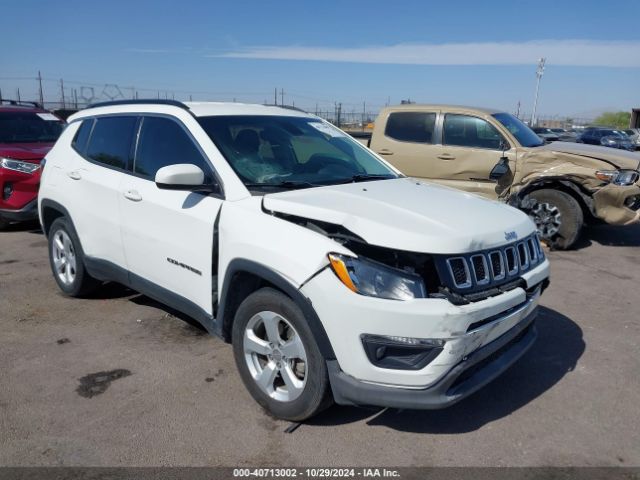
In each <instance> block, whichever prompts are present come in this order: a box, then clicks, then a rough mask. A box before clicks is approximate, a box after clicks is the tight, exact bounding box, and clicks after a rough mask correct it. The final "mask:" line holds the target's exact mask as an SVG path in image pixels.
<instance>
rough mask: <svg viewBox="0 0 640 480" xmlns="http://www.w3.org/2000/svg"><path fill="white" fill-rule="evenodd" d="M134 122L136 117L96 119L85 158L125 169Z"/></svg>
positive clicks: (129, 152)
mask: <svg viewBox="0 0 640 480" xmlns="http://www.w3.org/2000/svg"><path fill="white" fill-rule="evenodd" d="M136 121H137V118H136V117H129V116H128V117H103V118H98V119H97V120H96V124H95V126H94V127H93V132H92V133H91V138H90V139H89V145H88V146H87V153H86V155H87V157H89V158H91V159H92V160H95V161H96V162H98V163H102V164H103V165H108V166H110V167H116V168H122V169H125V168H127V165H128V163H129V160H130V158H131V142H132V140H133V136H134V130H135V126H136Z"/></svg>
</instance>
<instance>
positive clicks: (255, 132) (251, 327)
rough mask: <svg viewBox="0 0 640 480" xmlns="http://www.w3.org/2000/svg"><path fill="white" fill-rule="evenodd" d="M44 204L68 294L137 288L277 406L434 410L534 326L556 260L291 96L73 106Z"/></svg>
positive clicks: (513, 218) (48, 172)
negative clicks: (228, 348) (213, 339)
mask: <svg viewBox="0 0 640 480" xmlns="http://www.w3.org/2000/svg"><path fill="white" fill-rule="evenodd" d="M39 214H40V221H41V223H42V227H43V229H44V232H45V233H46V235H47V237H48V241H49V254H50V260H51V269H52V271H53V275H54V278H55V280H56V282H57V283H58V285H59V287H60V288H61V289H62V291H63V292H64V293H66V294H68V295H70V296H81V295H84V294H86V293H87V292H88V291H89V290H91V289H92V288H95V287H96V286H98V285H99V284H100V282H103V281H115V282H119V283H122V284H124V285H127V286H129V287H131V288H132V289H134V290H137V291H140V292H142V293H144V294H146V295H148V296H150V297H152V298H154V299H156V300H158V301H160V302H163V303H165V304H166V305H169V306H171V307H173V308H175V309H177V310H180V311H182V312H184V313H185V314H187V315H189V316H191V317H193V318H194V319H196V320H198V321H199V322H200V323H202V325H204V327H206V329H207V330H208V331H209V332H211V333H213V334H216V335H219V336H221V337H222V338H223V339H225V340H226V341H229V342H231V343H232V344H233V351H234V355H235V360H236V363H237V366H238V370H239V372H240V375H241V377H242V380H243V381H244V383H245V385H246V387H247V389H248V390H249V392H250V393H251V395H252V396H253V397H254V398H255V400H256V401H257V402H258V403H259V404H260V405H262V406H263V407H264V408H265V409H266V410H268V411H269V412H271V413H272V414H273V415H276V416H278V417H281V418H285V419H290V420H302V419H306V418H308V417H310V416H312V415H314V414H316V413H317V412H319V411H320V410H321V409H323V408H325V407H326V406H327V405H329V404H330V403H331V401H332V400H334V401H335V402H336V403H338V404H342V405H378V406H390V407H398V408H441V407H445V406H447V405H450V404H452V403H454V402H457V401H458V400H460V399H462V398H464V397H466V396H467V395H469V394H471V393H472V392H474V391H476V390H477V389H479V388H480V387H482V386H483V385H485V384H486V383H488V382H489V381H490V380H492V379H493V378H495V377H496V376H498V375H499V374H500V373H501V372H503V371H504V370H505V369H506V368H507V367H509V366H510V365H511V364H512V363H514V362H515V361H516V360H517V359H518V358H519V357H520V356H521V355H522V354H523V353H524V352H525V351H526V350H527V349H528V348H529V347H530V346H531V344H532V343H533V341H534V340H535V337H536V330H535V327H534V318H535V315H536V308H537V304H538V300H539V298H540V294H541V292H542V290H544V288H545V287H546V286H547V284H548V275H549V264H548V261H547V260H546V258H545V256H544V254H543V252H542V249H541V247H540V243H539V241H538V238H537V236H536V228H535V225H534V224H533V223H532V222H531V220H529V218H528V217H527V216H526V215H525V214H524V213H522V212H520V211H518V210H516V209H515V208H511V207H508V206H505V205H501V204H499V203H496V202H493V201H489V200H484V199H481V198H479V197H476V196H474V195H470V194H466V193H461V192H459V191H456V190H452V189H449V188H446V187H441V186H437V185H433V184H430V183H427V182H422V181H416V180H412V179H410V178H406V177H404V176H403V175H402V174H400V173H399V172H398V171H397V170H396V169H394V168H393V167H391V166H390V165H389V164H388V163H386V162H385V161H384V160H382V159H381V158H379V157H378V156H377V155H375V154H374V153H372V152H371V151H369V150H368V149H366V148H365V147H364V146H362V145H361V144H360V143H358V142H357V141H355V140H352V139H351V137H349V136H348V135H346V134H345V133H343V132H342V131H341V130H339V129H337V128H335V127H333V126H332V125H331V124H329V123H327V122H325V121H323V120H321V119H320V118H318V117H315V116H313V115H310V114H308V113H304V112H301V111H297V110H293V109H285V108H278V107H270V106H263V105H243V104H236V103H233V104H226V103H184V104H183V103H180V102H174V101H156V100H148V101H146V100H145V101H121V102H110V103H108V104H100V105H96V106H94V107H91V108H88V109H86V110H83V111H81V112H79V113H77V114H75V115H73V116H72V117H71V118H69V125H68V127H67V128H66V130H65V131H64V132H63V134H62V136H61V137H60V139H59V141H58V142H57V143H56V145H55V147H54V148H53V149H52V150H51V152H50V153H49V154H48V155H47V159H46V166H45V168H44V172H43V174H42V185H41V188H40V196H39Z"/></svg>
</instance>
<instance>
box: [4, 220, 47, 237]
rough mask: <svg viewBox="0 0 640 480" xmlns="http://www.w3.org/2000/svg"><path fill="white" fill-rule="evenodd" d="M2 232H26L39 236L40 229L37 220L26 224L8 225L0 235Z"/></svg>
mask: <svg viewBox="0 0 640 480" xmlns="http://www.w3.org/2000/svg"><path fill="white" fill-rule="evenodd" d="M4 232H27V233H34V234H38V235H41V234H42V229H41V228H40V223H39V222H38V220H31V221H28V222H19V223H10V224H9V225H7V226H6V227H5V228H4V229H3V230H0V233H4Z"/></svg>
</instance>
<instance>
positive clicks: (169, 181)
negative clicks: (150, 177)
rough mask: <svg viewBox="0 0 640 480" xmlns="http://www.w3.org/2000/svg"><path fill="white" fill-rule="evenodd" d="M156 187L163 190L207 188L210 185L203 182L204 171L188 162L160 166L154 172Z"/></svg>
mask: <svg viewBox="0 0 640 480" xmlns="http://www.w3.org/2000/svg"><path fill="white" fill-rule="evenodd" d="M155 182H156V185H157V186H158V188H162V189H164V190H190V191H193V190H207V189H209V188H208V187H211V186H210V185H205V184H204V172H203V171H202V169H201V168H200V167H197V166H195V165H192V164H190V163H178V164H176V165H168V166H166V167H162V168H161V169H159V170H158V171H157V172H156V178H155Z"/></svg>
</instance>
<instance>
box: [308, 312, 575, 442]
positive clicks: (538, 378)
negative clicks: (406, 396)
mask: <svg viewBox="0 0 640 480" xmlns="http://www.w3.org/2000/svg"><path fill="white" fill-rule="evenodd" d="M536 322H537V328H538V339H537V341H536V342H535V344H534V345H533V346H532V347H531V349H530V350H529V351H528V352H527V353H526V354H525V355H524V356H523V357H522V358H521V359H520V360H519V361H518V362H517V363H516V364H514V365H513V366H512V367H511V368H510V369H509V370H507V371H506V372H505V373H504V374H503V375H502V376H501V377H499V378H497V379H496V380H494V381H493V382H492V383H490V384H489V385H487V386H485V387H484V388H483V389H481V390H479V391H478V392H476V393H475V394H473V395H471V396H470V397H468V398H466V399H464V400H462V401H461V402H460V403H457V404H455V405H453V406H451V407H449V408H447V409H443V410H397V409H378V410H377V414H375V413H376V411H374V412H372V411H371V410H359V409H357V408H352V407H347V408H345V407H340V406H334V407H332V408H331V409H329V410H327V411H326V412H323V413H321V414H320V415H318V416H316V417H314V418H313V419H311V420H309V421H308V422H306V424H308V425H311V426H313V425H317V426H325V425H337V424H345V423H352V422H356V421H360V420H363V419H365V418H368V417H371V418H369V419H368V420H366V423H367V424H368V425H381V426H386V427H388V428H392V429H394V430H400V431H403V432H414V433H431V434H453V433H466V432H471V431H474V430H477V429H479V428H480V427H482V426H484V425H486V424H487V423H490V422H493V421H495V420H498V419H500V418H503V417H506V416H508V415H510V414H511V413H513V412H514V411H516V410H517V409H519V408H521V407H523V406H524V405H526V404H527V403H529V402H531V401H532V400H534V399H535V398H537V397H539V396H540V395H542V394H543V393H544V392H546V391H547V390H549V389H551V388H552V387H553V386H554V385H555V384H556V383H558V382H559V381H560V380H561V379H562V377H564V376H565V375H566V374H567V372H570V371H572V370H573V369H574V368H575V366H576V364H577V362H578V360H579V359H580V357H581V356H582V354H583V352H584V350H585V343H584V340H583V338H582V329H581V328H580V327H579V326H578V325H577V324H576V323H575V322H573V321H572V320H571V319H569V318H567V317H566V316H564V315H562V314H561V313H558V312H556V311H555V310H552V309H549V308H546V307H540V311H539V314H538V319H537V320H536ZM372 415H373V416H372Z"/></svg>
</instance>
